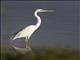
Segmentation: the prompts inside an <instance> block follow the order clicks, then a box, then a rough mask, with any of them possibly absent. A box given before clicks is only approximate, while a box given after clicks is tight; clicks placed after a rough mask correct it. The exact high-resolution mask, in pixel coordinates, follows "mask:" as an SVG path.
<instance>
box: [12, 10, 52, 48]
mask: <svg viewBox="0 0 80 60" xmlns="http://www.w3.org/2000/svg"><path fill="white" fill-rule="evenodd" d="M39 12H53V10H44V9H37V10H36V11H35V12H34V15H35V17H36V18H37V20H38V22H37V24H35V25H29V26H27V27H25V28H24V29H23V30H22V31H20V32H18V33H17V34H16V35H15V37H14V38H13V39H12V40H15V39H17V38H23V37H24V38H26V40H25V41H26V48H27V45H28V40H29V38H30V37H31V35H32V34H33V33H34V32H35V31H36V30H37V29H38V28H39V26H40V24H41V18H40V17H39V16H38V14H37V13H39Z"/></svg>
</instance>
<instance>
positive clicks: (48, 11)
mask: <svg viewBox="0 0 80 60" xmlns="http://www.w3.org/2000/svg"><path fill="white" fill-rule="evenodd" d="M42 12H54V10H43V11H42Z"/></svg>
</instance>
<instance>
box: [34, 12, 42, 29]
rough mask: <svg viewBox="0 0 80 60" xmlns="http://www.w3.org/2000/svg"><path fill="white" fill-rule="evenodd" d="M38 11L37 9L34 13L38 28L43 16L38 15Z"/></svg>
mask: <svg viewBox="0 0 80 60" xmlns="http://www.w3.org/2000/svg"><path fill="white" fill-rule="evenodd" d="M37 13H38V12H37V11H36V12H35V13H34V15H35V17H36V18H37V24H36V28H38V27H39V26H40V24H41V18H40V17H39V16H38V14H37Z"/></svg>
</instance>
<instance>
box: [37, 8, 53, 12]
mask: <svg viewBox="0 0 80 60" xmlns="http://www.w3.org/2000/svg"><path fill="white" fill-rule="evenodd" d="M37 11H38V12H54V10H45V9H37Z"/></svg>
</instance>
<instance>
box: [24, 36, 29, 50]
mask: <svg viewBox="0 0 80 60" xmlns="http://www.w3.org/2000/svg"><path fill="white" fill-rule="evenodd" d="M28 40H29V38H28V36H27V37H26V39H25V43H26V48H28V47H29V43H28Z"/></svg>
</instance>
